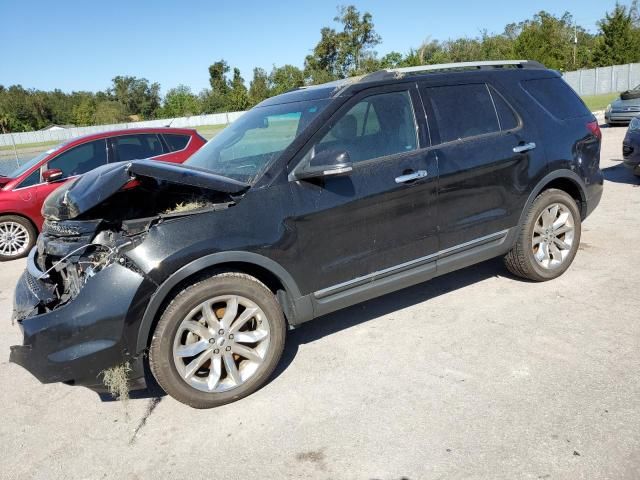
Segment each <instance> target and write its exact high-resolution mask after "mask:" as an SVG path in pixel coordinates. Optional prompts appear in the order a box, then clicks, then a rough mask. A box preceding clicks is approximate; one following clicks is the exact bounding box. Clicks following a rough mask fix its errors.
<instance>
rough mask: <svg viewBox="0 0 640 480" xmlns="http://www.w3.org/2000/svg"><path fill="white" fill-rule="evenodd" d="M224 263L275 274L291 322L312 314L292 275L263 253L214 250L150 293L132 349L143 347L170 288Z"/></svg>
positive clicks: (137, 351) (180, 270)
mask: <svg viewBox="0 0 640 480" xmlns="http://www.w3.org/2000/svg"><path fill="white" fill-rule="evenodd" d="M227 263H244V264H250V265H256V266H258V267H261V268H264V269H266V270H268V271H269V272H270V273H271V274H273V275H274V276H275V277H277V278H278V279H279V280H280V282H281V283H282V285H283V286H284V288H285V290H286V294H287V296H288V299H289V304H288V305H285V306H283V308H285V310H288V312H287V313H288V315H287V317H288V318H289V320H290V321H291V322H292V323H300V322H301V321H304V320H308V319H310V318H312V317H313V306H312V304H311V302H310V300H309V299H308V297H303V296H302V295H301V294H300V289H299V288H298V285H297V284H296V282H295V280H294V279H293V277H292V276H291V275H290V274H289V272H287V271H286V270H285V269H284V268H283V267H282V266H281V265H280V264H278V263H277V262H275V261H274V260H271V259H270V258H267V257H265V256H263V255H259V254H257V253H252V252H244V251H227V252H217V253H212V254H210V255H206V256H204V257H201V258H198V259H196V260H194V261H192V262H190V263H188V264H186V265H185V266H183V267H182V268H180V269H178V270H177V271H176V272H175V273H173V274H172V275H170V276H169V277H168V278H167V279H166V280H165V281H164V282H163V283H162V284H161V285H160V286H159V287H158V288H157V290H156V291H155V292H154V293H153V295H152V296H151V298H150V299H149V303H148V305H147V308H146V310H145V312H144V315H143V317H142V321H141V322H140V327H139V329H138V335H137V339H136V342H135V352H136V353H140V352H142V351H144V350H145V349H146V348H147V342H148V339H149V335H150V333H151V328H152V327H153V324H154V321H155V319H156V317H157V315H158V313H159V310H160V308H161V306H162V305H163V303H164V301H165V300H166V299H167V296H168V295H169V294H170V293H171V291H172V290H173V289H174V288H175V287H176V286H177V285H178V284H180V282H182V281H183V280H185V279H187V278H189V277H191V276H193V275H195V274H197V273H198V272H201V271H203V270H205V269H208V268H211V267H215V266H216V265H223V264H227Z"/></svg>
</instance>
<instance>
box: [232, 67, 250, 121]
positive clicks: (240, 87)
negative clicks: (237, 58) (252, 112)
mask: <svg viewBox="0 0 640 480" xmlns="http://www.w3.org/2000/svg"><path fill="white" fill-rule="evenodd" d="M228 106H229V109H230V110H231V111H234V112H239V111H242V110H246V109H247V108H248V107H249V92H248V91H247V87H246V86H245V84H244V78H242V75H240V69H239V68H234V69H233V79H232V80H231V88H230V90H229V102H228Z"/></svg>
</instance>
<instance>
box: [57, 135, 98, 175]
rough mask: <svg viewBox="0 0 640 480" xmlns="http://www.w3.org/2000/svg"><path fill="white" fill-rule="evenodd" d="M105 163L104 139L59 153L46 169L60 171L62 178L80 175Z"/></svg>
mask: <svg viewBox="0 0 640 480" xmlns="http://www.w3.org/2000/svg"><path fill="white" fill-rule="evenodd" d="M105 163H107V144H106V141H105V140H104V139H102V140H95V141H93V142H89V143H85V144H83V145H79V146H77V147H74V148H72V149H71V150H68V151H66V152H63V153H61V154H60V155H58V156H57V157H56V158H54V159H53V160H51V161H49V163H48V168H49V169H53V168H58V169H60V170H62V178H67V177H73V176H75V175H82V174H83V173H86V172H88V171H89V170H93V169H94V168H97V167H99V166H100V165H104V164H105Z"/></svg>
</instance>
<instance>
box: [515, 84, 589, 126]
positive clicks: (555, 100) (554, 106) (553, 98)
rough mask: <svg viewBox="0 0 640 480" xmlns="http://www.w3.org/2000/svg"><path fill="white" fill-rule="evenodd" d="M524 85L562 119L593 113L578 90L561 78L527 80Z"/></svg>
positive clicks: (541, 103)
mask: <svg viewBox="0 0 640 480" xmlns="http://www.w3.org/2000/svg"><path fill="white" fill-rule="evenodd" d="M522 86H523V87H524V89H525V90H526V91H527V92H529V94H530V95H531V96H533V98H535V99H536V100H537V101H538V103H540V105H542V106H543V107H544V109H545V110H547V111H548V112H549V113H550V114H551V115H553V116H554V117H556V118H558V119H560V120H567V119H569V118H579V117H587V116H590V115H591V112H590V111H589V109H588V108H587V107H586V106H585V104H584V102H583V101H582V100H581V99H580V97H578V95H577V94H576V92H575V91H574V90H573V89H572V88H571V87H570V86H569V85H568V84H567V82H565V81H564V80H563V79H561V78H557V77H554V78H539V79H535V80H525V81H523V82H522Z"/></svg>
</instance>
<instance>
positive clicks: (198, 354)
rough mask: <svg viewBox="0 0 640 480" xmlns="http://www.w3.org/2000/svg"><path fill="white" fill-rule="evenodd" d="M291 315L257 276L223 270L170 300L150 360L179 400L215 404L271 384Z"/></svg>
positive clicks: (201, 405)
mask: <svg viewBox="0 0 640 480" xmlns="http://www.w3.org/2000/svg"><path fill="white" fill-rule="evenodd" d="M285 334H286V321H285V318H284V315H283V313H282V309H281V308H280V305H279V304H278V302H277V300H276V298H275V296H274V295H273V293H272V292H271V291H270V290H269V289H268V288H267V287H266V286H265V285H264V284H262V283H261V282H259V281H258V280H256V279H255V278H253V277H251V276H249V275H245V274H241V273H221V274H218V275H215V276H213V277H210V278H207V279H205V280H202V281H199V282H197V283H194V284H192V285H190V286H188V287H187V288H185V289H184V290H183V291H181V292H180V293H179V294H177V295H176V296H175V298H174V299H173V300H172V301H171V303H170V304H169V305H168V307H167V308H166V310H165V311H164V313H163V314H162V317H161V318H160V321H159V322H158V325H157V327H156V329H155V331H154V334H153V338H152V340H151V347H150V350H149V365H150V367H151V372H152V373H153V375H154V377H155V378H156V380H157V381H158V384H159V385H160V386H161V387H162V388H163V389H164V390H165V391H166V392H167V393H168V394H169V395H171V396H172V397H174V398H175V399H176V400H178V401H180V402H182V403H185V404H187V405H190V406H192V407H195V408H212V407H217V406H220V405H224V404H227V403H231V402H234V401H236V400H239V399H240V398H243V397H245V396H247V395H249V394H251V393H253V392H255V391H256V390H258V389H259V388H260V387H261V386H263V385H264V384H265V382H266V381H267V380H268V378H269V376H270V375H271V374H272V373H273V370H274V369H275V367H276V365H277V364H278V361H279V360H280V357H281V355H282V351H283V349H284V342H285Z"/></svg>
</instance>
